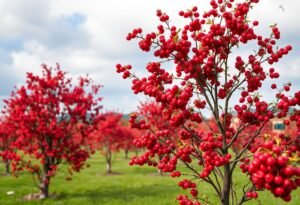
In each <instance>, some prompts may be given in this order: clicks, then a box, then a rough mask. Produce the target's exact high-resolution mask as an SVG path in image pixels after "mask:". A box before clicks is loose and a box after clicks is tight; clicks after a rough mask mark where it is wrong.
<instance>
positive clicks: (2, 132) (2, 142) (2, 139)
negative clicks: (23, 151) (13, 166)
mask: <svg viewBox="0 0 300 205" xmlns="http://www.w3.org/2000/svg"><path fill="white" fill-rule="evenodd" d="M14 140H15V133H14V132H13V130H11V127H10V126H9V123H8V121H7V119H6V118H3V119H1V121H0V156H2V161H3V163H4V164H5V172H6V174H10V153H13V152H14V150H13V149H12V148H11V147H10V145H11V143H12V142H13V141H14Z"/></svg>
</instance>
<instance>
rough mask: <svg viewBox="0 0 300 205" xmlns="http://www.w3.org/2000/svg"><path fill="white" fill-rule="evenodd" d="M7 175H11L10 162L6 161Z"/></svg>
mask: <svg viewBox="0 0 300 205" xmlns="http://www.w3.org/2000/svg"><path fill="white" fill-rule="evenodd" d="M4 163H5V173H6V175H9V174H10V169H9V167H10V161H9V160H5V162H4Z"/></svg>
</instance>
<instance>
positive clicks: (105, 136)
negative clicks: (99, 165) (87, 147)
mask: <svg viewBox="0 0 300 205" xmlns="http://www.w3.org/2000/svg"><path fill="white" fill-rule="evenodd" d="M100 118H101V119H102V120H103V121H100V122H99V123H98V125H97V128H96V129H95V130H94V132H93V133H91V136H90V143H92V144H95V146H96V147H94V148H95V149H99V150H100V151H101V153H102V154H103V155H104V157H105V161H106V173H107V174H112V156H113V153H114V152H119V151H120V150H121V149H126V148H128V147H127V146H128V144H127V143H128V140H132V134H131V133H130V132H129V130H127V128H126V127H125V126H124V125H123V124H122V114H120V113H116V112H106V113H103V114H101V115H100Z"/></svg>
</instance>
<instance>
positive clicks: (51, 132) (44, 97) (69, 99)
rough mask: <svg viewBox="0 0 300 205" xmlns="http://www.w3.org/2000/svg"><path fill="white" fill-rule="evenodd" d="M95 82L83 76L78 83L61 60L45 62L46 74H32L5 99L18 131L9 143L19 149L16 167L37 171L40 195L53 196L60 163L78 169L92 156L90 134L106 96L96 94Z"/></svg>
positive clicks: (36, 176) (9, 117) (10, 116)
mask: <svg viewBox="0 0 300 205" xmlns="http://www.w3.org/2000/svg"><path fill="white" fill-rule="evenodd" d="M91 83H92V81H91V79H89V78H86V77H80V78H79V81H78V84H73V81H72V79H71V78H68V76H67V73H66V72H64V71H62V70H61V69H60V67H59V65H57V66H56V67H55V68H52V67H47V66H46V65H43V66H42V75H35V74H33V73H27V80H26V85H23V86H21V87H20V88H18V89H17V90H16V91H14V92H13V93H12V94H11V97H10V98H9V99H8V100H6V101H5V102H6V106H7V108H6V110H5V115H6V117H7V119H9V127H10V128H11V130H15V131H14V133H15V134H16V137H15V140H14V141H13V142H12V143H11V144H10V147H11V148H13V149H16V150H17V151H18V152H17V153H18V154H19V155H13V154H12V155H11V157H12V160H13V163H12V165H13V170H23V169H24V168H25V169H28V170H29V171H30V172H32V173H33V178H34V179H35V182H37V183H36V185H37V186H38V188H39V189H40V191H41V194H40V198H45V197H48V195H49V185H50V180H51V178H52V177H53V176H54V175H55V174H56V172H57V170H58V169H57V167H58V165H59V164H61V163H63V162H64V163H68V164H69V165H70V167H69V170H74V171H79V170H80V169H81V168H82V167H83V165H84V162H85V160H86V159H87V158H88V157H89V149H88V147H87V146H86V145H88V144H87V139H86V136H88V134H89V133H90V132H91V131H92V130H93V125H94V123H96V118H95V116H96V115H97V114H98V110H99V108H100V106H98V103H99V101H100V100H101V98H95V94H97V93H98V90H99V87H100V86H98V85H92V84H91ZM87 89H89V92H88V91H87ZM27 156H28V157H27ZM28 159H29V160H28ZM30 159H35V160H33V161H34V162H35V163H33V162H32V161H31V160H30Z"/></svg>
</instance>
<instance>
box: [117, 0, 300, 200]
mask: <svg viewBox="0 0 300 205" xmlns="http://www.w3.org/2000/svg"><path fill="white" fill-rule="evenodd" d="M258 2H259V1H258V0H244V1H238V2H237V3H234V0H218V1H216V0H211V1H210V5H211V9H210V10H209V11H207V12H203V13H201V15H200V13H199V12H198V9H197V7H193V8H192V9H189V10H186V11H180V12H179V15H180V16H182V17H183V18H185V19H186V20H187V21H188V23H187V24H186V25H184V26H183V27H180V28H178V27H176V26H175V25H172V24H171V22H170V20H169V16H168V15H167V14H166V13H164V12H162V11H161V10H157V13H156V14H157V16H158V18H159V20H160V22H161V24H160V25H158V26H157V30H156V31H154V32H150V33H148V34H146V35H143V34H142V29H141V28H137V29H134V30H133V31H132V32H131V33H129V34H128V36H127V40H131V39H139V47H140V49H141V50H143V51H145V52H149V51H153V55H154V56H155V57H157V59H158V60H157V61H154V62H149V63H148V64H147V66H146V69H147V72H148V74H147V75H146V76H145V77H138V76H136V75H135V74H134V73H133V72H132V71H131V69H132V66H131V65H120V64H118V65H116V68H117V72H119V73H122V74H123V78H132V90H133V92H134V93H136V94H137V93H143V94H145V95H147V96H150V97H151V98H153V99H155V101H156V102H158V103H160V105H161V106H162V113H163V114H164V116H167V119H168V120H169V121H170V123H171V125H172V126H174V127H180V128H181V129H183V130H184V131H183V133H181V134H180V136H183V135H184V136H185V139H186V140H189V143H185V144H183V145H182V146H176V145H175V144H174V142H173V140H171V141H167V140H166V138H167V137H168V136H169V135H168V133H163V132H161V131H156V132H151V133H149V134H148V135H145V137H144V138H145V139H144V141H145V144H146V145H147V149H148V150H147V153H148V155H150V156H154V155H158V156H159V155H160V153H162V152H163V153H165V155H168V156H169V157H164V159H162V160H161V161H160V163H161V164H165V166H166V167H168V169H165V171H167V172H172V176H179V175H180V173H179V174H178V171H176V167H177V162H178V161H179V160H180V161H181V162H182V163H184V164H185V166H186V167H187V168H188V170H189V172H188V173H187V174H189V175H191V176H192V177H191V178H192V180H190V179H184V180H182V181H180V182H179V186H181V187H182V188H183V189H189V190H190V194H191V196H192V198H189V197H188V196H185V195H181V196H178V198H177V200H178V201H179V203H180V204H195V205H196V204H200V202H201V201H206V199H205V198H202V197H201V195H198V190H200V191H201V187H200V186H199V187H197V184H198V182H206V183H208V184H210V185H211V186H212V189H213V190H214V191H215V192H216V195H217V196H218V198H219V200H220V203H221V204H223V205H229V204H243V203H244V202H245V201H248V200H250V199H252V198H257V196H258V195H257V191H261V190H269V191H270V192H271V193H272V194H273V195H274V196H276V197H281V198H282V199H283V200H285V201H289V200H291V192H292V191H293V190H294V189H296V188H297V187H298V186H300V179H299V177H300V168H299V147H298V148H297V146H296V148H295V146H290V145H292V144H295V143H294V142H293V143H279V141H278V140H277V137H275V136H274V137H272V138H269V139H265V141H264V143H262V144H260V147H259V148H257V149H255V148H254V147H255V146H253V145H255V141H256V139H258V138H260V137H261V135H262V134H263V133H262V132H261V131H262V129H263V128H264V126H265V125H266V124H267V123H268V122H269V121H270V119H273V118H274V117H277V118H283V117H286V116H288V119H287V121H289V122H290V121H295V122H296V124H297V127H298V131H299V127H300V112H299V110H297V105H298V106H299V104H300V92H297V93H296V94H294V95H290V94H287V93H288V92H289V90H290V87H291V84H289V83H287V84H285V85H283V87H279V88H277V85H276V84H275V83H274V84H272V85H271V88H272V89H274V94H275V92H276V95H275V100H274V102H267V101H265V100H264V98H263V97H262V96H261V95H260V94H259V90H260V89H261V88H262V86H263V84H264V82H265V81H266V80H267V79H268V83H269V82H271V81H272V80H274V79H276V78H278V77H279V76H280V75H279V73H278V72H277V71H276V69H275V68H274V67H273V64H275V63H277V62H278V61H279V60H280V59H281V58H282V57H283V56H285V55H287V54H288V53H289V52H290V51H291V49H292V47H291V46H290V45H288V46H286V47H282V48H281V47H279V46H278V45H277V44H278V43H277V41H278V39H279V38H280V31H279V29H278V27H277V26H276V25H273V26H271V34H270V35H269V36H267V37H264V36H262V35H259V34H257V33H256V31H255V27H256V26H258V24H259V23H258V21H256V20H254V21H252V20H250V19H249V18H248V16H249V15H248V14H249V11H250V10H251V8H253V7H255V4H257V3H258ZM245 44H251V45H253V46H254V45H256V48H255V49H254V51H252V49H251V51H250V52H249V53H248V54H247V55H243V56H241V55H239V53H238V51H239V50H238V49H239V48H240V47H242V46H243V45H245ZM163 66H165V68H163ZM167 68H168V69H167ZM171 68H174V69H171ZM236 98H238V100H236ZM205 111H208V112H210V113H211V115H212V116H213V120H214V121H215V124H216V125H217V131H216V130H214V129H211V131H210V132H207V133H203V132H198V131H197V130H196V129H195V128H194V127H193V126H191V125H192V124H191V122H194V123H197V124H200V123H203V122H202V121H206V119H205V118H204V117H203V115H204V112H205ZM233 111H235V112H236V117H237V118H238V119H239V122H240V123H239V124H238V125H237V126H235V128H234V127H233V124H232V119H233ZM131 122H132V124H133V125H135V127H140V128H141V129H149V128H150V127H151V126H150V125H148V124H147V123H145V122H144V121H139V118H138V117H137V116H134V117H133V118H131ZM250 126H255V130H254V132H252V133H251V134H250V135H248V136H247V138H245V137H244V136H245V135H244V134H243V131H244V130H245V129H247V128H248V127H250ZM196 127H197V126H196ZM298 133H299V132H298ZM293 139H296V137H294V138H293ZM239 140H241V141H242V142H244V143H243V145H242V147H241V149H240V150H239V151H237V152H236V153H234V154H233V155H232V154H231V149H232V147H233V145H234V143H235V142H236V141H239ZM281 142H283V141H281ZM253 148H254V149H253ZM246 152H249V153H252V154H249V153H248V154H247V155H245V153H246ZM193 161H196V162H197V163H192V162H193ZM133 163H134V164H140V165H141V164H145V163H148V164H150V165H151V164H152V162H151V160H150V158H149V157H145V155H142V156H140V157H139V158H137V159H135V160H134V161H133ZM195 164H197V165H195ZM239 164H240V165H241V166H242V167H241V168H242V171H243V172H245V173H247V174H248V175H247V176H249V184H246V185H245V187H244V189H243V193H242V195H241V196H240V195H239V196H238V195H237V194H236V192H235V190H234V186H233V184H234V181H235V179H234V178H233V173H234V172H235V171H236V168H237V165H239ZM175 172H176V174H174V173H175Z"/></svg>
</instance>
